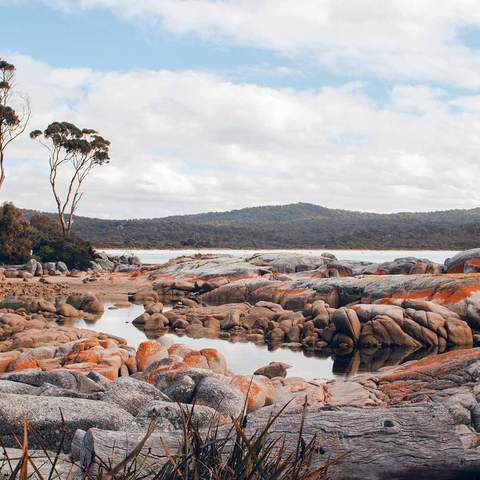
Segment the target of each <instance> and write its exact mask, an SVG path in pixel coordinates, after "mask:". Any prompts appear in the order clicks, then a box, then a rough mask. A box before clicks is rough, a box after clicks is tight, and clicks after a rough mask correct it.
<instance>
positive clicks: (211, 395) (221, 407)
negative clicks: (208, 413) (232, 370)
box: [194, 377, 244, 417]
mask: <svg viewBox="0 0 480 480" xmlns="http://www.w3.org/2000/svg"><path fill="white" fill-rule="evenodd" d="M194 402H195V405H205V406H207V407H210V408H213V409H214V410H216V411H217V412H219V413H221V414H222V415H226V416H234V417H237V416H238V415H240V413H241V412H242V411H243V406H244V397H243V395H242V394H241V393H240V392H239V391H238V390H237V389H236V388H234V387H233V386H232V385H231V384H230V383H229V380H228V379H227V378H225V379H219V378H214V377H205V378H202V379H201V380H200V381H199V382H198V384H197V388H196V390H195V398H194Z"/></svg>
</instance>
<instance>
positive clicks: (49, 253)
mask: <svg viewBox="0 0 480 480" xmlns="http://www.w3.org/2000/svg"><path fill="white" fill-rule="evenodd" d="M30 223H31V225H32V227H33V228H34V230H35V237H36V238H35V242H34V245H33V253H34V255H35V256H36V257H37V258H38V259H39V260H41V261H42V262H56V261H62V262H65V263H66V264H67V266H68V267H69V268H78V269H80V270H85V269H87V268H88V267H89V266H90V261H92V260H94V259H95V252H94V250H93V247H92V245H91V244H90V243H89V242H86V241H85V240H82V239H81V238H78V237H76V236H74V235H70V236H68V237H65V236H64V235H63V234H62V232H61V229H60V226H59V225H58V223H56V222H54V221H53V220H52V219H51V218H50V217H48V216H47V215H41V214H35V215H34V216H33V217H32V218H31V220H30Z"/></svg>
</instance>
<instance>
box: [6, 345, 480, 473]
mask: <svg viewBox="0 0 480 480" xmlns="http://www.w3.org/2000/svg"><path fill="white" fill-rule="evenodd" d="M155 343H156V342H151V341H148V342H145V343H144V344H142V345H141V347H140V348H139V349H138V351H137V354H136V362H137V368H138V367H143V370H142V371H139V372H137V373H136V374H134V375H132V376H129V377H122V378H117V379H115V380H109V379H108V378H106V377H104V376H102V375H99V374H98V373H96V372H94V371H92V372H90V373H88V374H87V373H86V372H77V371H68V370H66V369H57V370H53V371H44V370H24V371H20V372H14V373H7V374H3V375H2V376H1V377H0V393H1V395H0V440H1V441H2V444H3V445H5V446H6V447H12V446H15V445H14V444H15V441H14V434H15V435H17V436H21V435H22V428H23V418H28V420H29V423H30V425H31V427H32V428H33V429H35V431H36V432H37V434H36V436H35V437H32V438H31V440H30V441H31V446H32V448H36V447H38V446H39V445H37V442H38V440H37V439H38V436H39V435H41V437H42V443H43V444H44V445H45V446H47V448H49V449H52V450H53V449H55V448H56V446H57V442H58V436H59V431H60V430H61V429H62V428H63V427H65V426H66V431H67V434H66V442H65V445H64V449H65V450H66V451H67V452H70V454H71V457H72V460H73V461H75V462H76V463H77V465H78V464H80V465H81V466H83V467H86V468H89V469H90V471H95V469H96V468H98V466H99V465H101V464H102V463H110V462H113V463H114V464H115V463H118V462H120V461H121V460H122V459H123V458H125V452H127V451H131V450H132V449H133V448H134V447H135V446H136V445H137V444H138V443H139V442H140V440H141V439H142V437H143V436H144V435H145V433H146V431H147V429H148V428H150V427H151V426H152V424H153V425H154V427H155V429H154V432H153V434H152V436H151V437H150V438H149V439H148V441H147V442H146V443H145V445H144V446H143V449H142V451H141V452H140V458H143V459H144V461H145V462H147V463H148V462H150V461H152V458H153V459H155V461H156V462H157V464H158V463H162V462H164V461H165V459H166V453H167V451H169V452H175V451H177V450H178V448H179V446H180V444H181V441H182V440H181V439H182V435H183V433H182V425H183V420H182V419H183V415H184V414H185V413H184V412H186V411H193V414H192V422H195V423H196V425H197V426H198V427H199V428H200V431H203V432H204V433H205V434H206V432H207V431H208V429H209V428H211V426H212V424H214V425H219V428H220V433H221V432H222V431H224V429H226V430H225V432H227V431H228V430H229V429H231V424H230V420H229V418H230V417H231V416H233V417H235V416H237V415H238V414H239V413H240V412H241V411H242V410H243V408H244V406H245V405H246V408H247V410H248V411H249V412H250V413H249V414H248V421H247V422H246V427H245V428H246V433H247V434H249V433H253V431H254V430H256V429H259V428H261V426H262V425H264V424H265V423H266V422H268V421H269V419H270V417H271V414H272V412H275V411H278V410H279V408H281V407H282V406H283V405H285V403H286V402H288V401H290V403H289V404H288V407H287V408H286V410H285V411H283V413H282V414H281V416H280V417H279V418H278V419H277V420H276V421H275V422H274V423H273V425H272V427H271V429H270V438H272V439H274V438H278V439H279V440H285V442H286V443H285V445H286V448H287V451H288V450H291V449H294V448H295V446H296V444H297V439H298V431H299V430H298V429H299V425H300V424H301V423H302V422H303V424H304V426H303V437H304V440H305V441H306V442H309V441H313V442H314V444H315V445H316V446H317V447H316V453H315V455H314V457H313V459H312V461H313V465H314V466H320V465H322V464H324V463H325V462H330V463H331V465H330V467H329V469H328V475H329V478H332V479H334V480H335V479H343V478H362V479H367V480H368V479H372V480H380V479H403V478H419V479H427V478H432V475H434V476H435V478H441V479H455V478H474V477H473V476H472V477H469V475H473V473H474V472H476V471H478V469H479V468H480V447H478V445H479V444H480V434H479V432H480V404H479V400H480V385H479V378H480V349H470V350H466V351H452V352H448V353H445V354H442V355H437V356H434V357H430V358H428V359H423V360H419V361H413V362H409V363H407V364H404V365H402V366H400V367H396V368H394V369H390V370H387V371H385V372H383V373H380V374H376V375H360V376H357V377H355V378H353V379H350V380H340V379H338V380H332V381H329V382H326V383H316V382H309V381H305V380H303V379H300V378H291V379H288V377H287V378H285V376H284V375H285V371H284V370H283V369H282V368H281V367H280V366H278V365H276V366H275V365H273V366H271V367H272V368H270V369H268V368H267V369H263V373H270V374H271V375H272V378H269V377H268V376H265V375H258V374H256V375H253V376H251V377H248V376H245V377H243V376H238V375H233V374H231V373H229V372H228V366H227V364H226V362H225V359H223V358H222V357H221V356H220V355H219V354H218V352H215V351H211V350H210V351H206V350H201V351H196V350H192V349H191V348H190V347H187V346H185V345H178V344H176V345H172V346H171V347H170V348H168V349H166V348H165V347H163V346H161V345H159V344H157V345H155ZM276 373H279V374H280V375H279V376H274V375H275V374H276ZM305 404H306V405H308V407H307V413H306V415H305V417H304V419H303V420H302V417H303V413H302V412H303V406H304V405H305ZM60 411H61V412H62V416H63V422H64V423H62V419H61V417H60V413H59V412H60ZM222 425H224V426H222ZM202 429H203V430H202ZM145 478H153V474H152V477H148V476H147V477H145Z"/></svg>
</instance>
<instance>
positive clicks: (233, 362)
mask: <svg viewBox="0 0 480 480" xmlns="http://www.w3.org/2000/svg"><path fill="white" fill-rule="evenodd" d="M143 312H144V308H143V306H142V305H132V306H131V307H129V308H121V309H117V310H110V309H107V310H106V311H105V313H104V315H103V316H102V317H101V318H100V319H98V320H97V321H95V322H91V321H85V320H75V321H74V323H73V326H75V327H78V328H88V329H91V330H95V331H99V332H105V333H110V334H112V335H117V336H120V337H122V338H125V339H126V340H127V341H128V343H129V344H130V345H132V346H134V347H138V345H139V344H140V343H141V342H143V341H144V340H146V338H147V337H146V336H145V334H144V332H143V331H141V330H139V329H138V328H136V327H135V326H134V325H133V324H132V323H131V321H132V320H133V319H134V318H135V317H137V316H138V315H140V314H142V313H143ZM127 322H128V323H127ZM157 340H158V341H159V342H161V343H164V344H165V345H167V346H168V345H170V344H172V343H185V344H187V345H191V346H192V347H194V348H196V349H201V348H216V349H217V350H218V351H220V352H221V353H222V354H223V355H224V356H225V358H226V359H227V364H228V367H229V369H230V370H232V371H233V372H235V373H242V374H247V375H251V374H252V373H253V372H254V371H255V370H256V369H257V368H259V367H261V366H263V365H266V364H268V363H270V362H273V361H280V362H285V363H288V364H289V365H291V366H292V368H290V369H289V371H288V374H289V376H301V377H305V378H316V379H322V380H323V379H329V378H333V377H334V376H335V375H334V373H333V370H334V361H333V359H332V358H331V357H328V358H319V357H308V356H305V355H304V354H303V352H296V351H292V350H290V349H287V348H282V349H280V348H279V349H277V350H274V351H269V350H268V348H267V347H266V346H262V345H255V344H253V343H240V342H237V343H233V342H229V341H226V340H220V339H210V338H190V337H187V336H183V337H180V336H178V335H175V334H172V333H167V334H165V335H162V336H161V337H158V338H157Z"/></svg>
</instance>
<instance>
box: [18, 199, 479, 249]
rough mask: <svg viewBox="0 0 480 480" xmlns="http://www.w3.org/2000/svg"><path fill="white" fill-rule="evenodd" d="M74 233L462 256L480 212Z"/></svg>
mask: <svg viewBox="0 0 480 480" xmlns="http://www.w3.org/2000/svg"><path fill="white" fill-rule="evenodd" d="M26 213H27V215H31V214H32V213H33V212H26ZM74 230H75V232H76V233H77V234H78V235H79V236H80V237H82V238H84V239H86V240H89V241H91V242H92V243H93V244H94V245H96V246H98V247H100V246H102V247H129V248H132V247H139V248H179V247H210V248H213V247H225V248H370V249H388V248H416V249H420V248H432V249H466V248H473V247H478V246H479V245H480V208H475V209H472V210H447V211H441V212H427V213H396V214H374V213H362V212H354V211H347V210H334V209H328V208H324V207H320V206H317V205H312V204H307V203H297V204H293V205H284V206H267V207H255V208H244V209H241V210H233V211H230V212H222V213H203V214H199V215H185V216H172V217H165V218H154V219H141V220H101V219H97V218H87V217H78V218H77V219H76V223H75V226H74Z"/></svg>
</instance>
